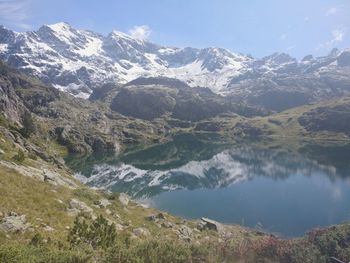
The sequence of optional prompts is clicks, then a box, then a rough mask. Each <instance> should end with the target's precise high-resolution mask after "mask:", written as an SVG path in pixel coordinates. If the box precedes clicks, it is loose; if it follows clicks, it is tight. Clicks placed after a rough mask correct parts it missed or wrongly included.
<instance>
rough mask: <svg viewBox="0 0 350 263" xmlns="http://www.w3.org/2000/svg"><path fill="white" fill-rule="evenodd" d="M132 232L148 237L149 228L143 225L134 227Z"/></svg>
mask: <svg viewBox="0 0 350 263" xmlns="http://www.w3.org/2000/svg"><path fill="white" fill-rule="evenodd" d="M132 232H133V234H134V235H135V236H137V237H148V236H150V235H151V233H150V232H149V230H148V229H146V228H143V227H139V228H135V229H134V230H133V231H132Z"/></svg>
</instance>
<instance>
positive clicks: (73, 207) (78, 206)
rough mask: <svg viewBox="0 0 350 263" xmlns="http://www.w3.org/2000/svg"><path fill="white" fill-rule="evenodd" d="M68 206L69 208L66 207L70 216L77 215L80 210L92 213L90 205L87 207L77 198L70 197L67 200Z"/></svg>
mask: <svg viewBox="0 0 350 263" xmlns="http://www.w3.org/2000/svg"><path fill="white" fill-rule="evenodd" d="M69 206H70V208H69V209H68V213H69V214H70V215H72V216H76V215H78V214H79V213H80V212H84V213H88V214H92V213H93V211H94V210H93V209H92V208H91V207H89V206H88V205H87V204H85V203H84V202H82V201H80V200H77V199H72V200H71V201H70V202H69Z"/></svg>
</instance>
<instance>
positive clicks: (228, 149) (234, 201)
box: [67, 135, 350, 237]
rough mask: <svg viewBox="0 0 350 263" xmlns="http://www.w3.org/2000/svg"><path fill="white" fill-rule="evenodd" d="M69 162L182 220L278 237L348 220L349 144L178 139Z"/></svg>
mask: <svg viewBox="0 0 350 263" xmlns="http://www.w3.org/2000/svg"><path fill="white" fill-rule="evenodd" d="M259 145H261V144H259ZM67 161H68V162H69V164H70V165H71V167H72V168H74V169H76V171H77V176H78V177H79V178H80V179H81V180H82V181H84V182H85V183H86V184H88V185H91V186H96V187H102V188H105V189H109V190H112V191H119V192H126V193H128V194H129V195H131V196H133V197H134V198H136V199H139V200H140V201H142V202H144V203H146V204H148V205H150V206H153V207H157V208H159V209H161V210H164V211H168V212H170V213H172V214H175V215H179V216H183V217H185V218H200V217H202V216H205V217H209V218H212V219H215V220H217V221H220V222H224V223H237V224H242V225H245V226H249V227H258V228H262V229H264V230H266V231H270V232H273V233H278V234H280V235H282V236H284V237H293V236H300V235H302V234H303V233H304V232H305V231H307V230H309V229H311V228H315V227H321V226H327V225H331V224H337V223H341V222H344V221H350V145H343V146H334V145H331V144H325V143H322V144H316V143H308V144H307V143H304V144H297V145H293V146H289V145H280V146H274V147H272V146H269V144H266V145H265V146H259V147H258V146H253V145H252V144H242V143H241V144H239V145H230V144H227V143H225V142H223V141H222V140H220V139H219V138H216V137H215V136H214V137H211V138H207V137H205V138H203V137H199V136H193V135H181V136H177V137H175V138H174V141H172V142H169V143H166V144H162V145H157V146H154V147H151V148H148V149H143V150H138V151H136V150H135V151H132V152H128V153H126V154H124V155H123V156H119V157H118V158H109V159H108V158H107V159H101V160H96V158H90V159H87V160H78V159H71V158H70V159H69V160H67Z"/></svg>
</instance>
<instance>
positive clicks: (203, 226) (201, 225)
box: [198, 217, 223, 232]
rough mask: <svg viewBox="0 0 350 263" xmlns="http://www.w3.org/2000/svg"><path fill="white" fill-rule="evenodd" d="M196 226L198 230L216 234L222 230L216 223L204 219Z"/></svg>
mask: <svg viewBox="0 0 350 263" xmlns="http://www.w3.org/2000/svg"><path fill="white" fill-rule="evenodd" d="M198 226H199V227H198V228H200V230H203V229H209V230H214V231H217V232H221V231H222V230H223V226H222V225H221V224H220V223H219V222H216V221H214V220H211V219H209V218H205V217H202V218H201V222H200V223H199V224H198Z"/></svg>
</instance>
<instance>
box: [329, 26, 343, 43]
mask: <svg viewBox="0 0 350 263" xmlns="http://www.w3.org/2000/svg"><path fill="white" fill-rule="evenodd" d="M332 35H333V39H332V41H333V42H341V41H343V39H344V36H345V30H344V29H336V30H334V31H333V32H332Z"/></svg>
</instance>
